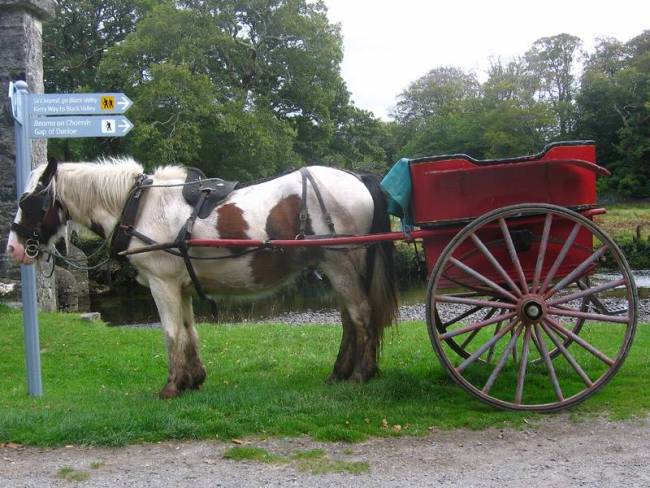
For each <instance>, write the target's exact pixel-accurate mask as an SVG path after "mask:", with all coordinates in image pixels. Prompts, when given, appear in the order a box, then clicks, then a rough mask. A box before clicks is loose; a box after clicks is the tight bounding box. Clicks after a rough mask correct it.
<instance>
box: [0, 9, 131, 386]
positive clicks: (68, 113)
mask: <svg viewBox="0 0 650 488" xmlns="http://www.w3.org/2000/svg"><path fill="white" fill-rule="evenodd" d="M1 1H2V0H0V2H1ZM9 98H10V99H11V114H12V115H13V118H14V128H15V131H16V192H17V195H18V198H20V195H21V194H22V192H23V191H24V190H25V187H26V186H27V183H28V182H29V176H30V174H31V172H32V142H31V140H32V139H49V138H61V137H65V138H67V137H124V136H125V135H126V134H128V133H129V131H130V130H131V129H133V124H132V123H131V121H130V120H129V119H127V118H126V117H124V116H123V115H121V114H123V113H124V112H126V111H127V110H128V109H129V108H130V107H131V105H133V101H131V99H129V97H127V96H126V95H125V94H124V93H49V94H35V95H32V94H30V93H29V90H28V87H27V83H26V82H24V81H16V82H12V83H10V84H9ZM34 268H35V267H34V266H25V265H22V266H21V267H20V275H21V278H22V292H23V297H22V298H23V321H24V325H25V363H26V364H27V389H28V391H29V394H30V395H31V396H42V395H43V384H42V380H41V351H40V347H39V340H38V314H37V312H38V305H37V300H36V272H35V269H34Z"/></svg>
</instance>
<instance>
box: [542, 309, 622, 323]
mask: <svg viewBox="0 0 650 488" xmlns="http://www.w3.org/2000/svg"><path fill="white" fill-rule="evenodd" d="M548 313H550V314H551V315H559V316H560V317H577V318H579V319H587V320H596V321H599V322H616V323H618V324H629V323H630V317H616V316H615V315H603V314H600V313H591V312H581V311H579V310H570V309H565V308H556V307H549V308H548Z"/></svg>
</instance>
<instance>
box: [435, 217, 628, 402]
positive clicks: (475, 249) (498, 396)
mask: <svg viewBox="0 0 650 488" xmlns="http://www.w3.org/2000/svg"><path fill="white" fill-rule="evenodd" d="M524 232H525V233H526V235H527V236H528V237H527V239H524V240H522V239H521V236H522V235H523V233H524ZM495 236H496V237H498V236H501V239H497V238H495ZM524 241H525V242H524ZM468 256H470V257H468ZM603 271H607V273H603ZM450 284H452V285H453V287H454V288H453V289H452V290H451V291H449V287H450V286H451V285H450ZM614 303H615V304H616V305H618V306H619V307H620V306H621V305H623V308H624V309H625V310H626V311H625V312H620V311H617V310H614V308H613V306H612V304H614ZM637 307H638V298H637V291H636V287H635V284H634V281H633V278H632V275H631V272H630V269H629V266H628V265H627V262H626V261H625V258H624V257H623V255H622V253H621V252H620V250H619V249H618V247H617V246H616V244H615V243H614V242H613V241H612V240H611V239H610V238H609V237H608V236H607V235H606V234H605V233H604V232H602V231H601V230H600V229H598V227H597V226H596V225H594V224H593V223H592V222H591V221H590V220H588V219H586V218H585V217H583V216H581V215H580V214H578V213H575V212H573V211H570V210H567V209H564V208H562V207H557V206H554V205H548V204H535V205H516V206H512V207H507V208H504V209H499V210H496V211H494V212H491V213H489V214H486V215H485V216H482V217H480V218H479V219H477V220H475V221H474V222H473V223H471V224H470V225H468V226H467V227H465V228H464V229H463V230H462V231H461V232H460V233H459V234H457V235H456V236H455V237H454V238H453V239H452V240H451V242H450V243H449V244H448V246H447V247H446V248H445V250H444V251H443V252H442V254H441V255H440V257H439V259H438V261H437V263H436V265H435V266H434V269H433V271H432V273H431V277H430V280H429V291H428V296H427V322H428V329H429V335H430V338H431V342H432V345H433V347H434V350H435V351H436V353H437V355H438V357H439V358H440V361H441V363H442V365H443V367H444V368H445V369H447V370H448V372H449V373H450V375H451V377H452V378H453V379H454V380H455V381H456V382H457V383H458V384H459V385H461V386H462V387H463V388H464V389H465V390H467V391H468V392H470V393H471V394H472V395H474V396H476V397H478V398H479V399H481V400H482V401H484V402H487V403H490V404H492V405H494V406H498V407H501V408H510V409H517V410H536V411H552V410H557V409H560V408H564V407H567V406H570V405H573V404H575V403H577V402H579V401H582V400H584V399H586V398H587V397H588V396H590V395H592V394H593V393H595V392H596V391H597V390H599V389H600V388H602V386H604V385H605V383H606V382H607V381H609V379H611V377H612V376H613V375H614V374H615V373H616V371H617V370H618V369H619V368H620V366H621V365H622V363H623V361H624V359H625V357H626V355H627V353H628V351H629V348H630V346H631V343H632V339H633V336H634V332H635V330H636V321H637ZM449 310H452V312H451V313H449ZM445 314H446V315H447V316H446V317H445Z"/></svg>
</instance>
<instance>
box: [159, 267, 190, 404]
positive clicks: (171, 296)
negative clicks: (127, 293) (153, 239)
mask: <svg viewBox="0 0 650 488" xmlns="http://www.w3.org/2000/svg"><path fill="white" fill-rule="evenodd" d="M149 286H150V288H151V295H152V296H153V299H154V301H155V302H156V307H157V308H158V314H159V315H160V322H161V323H162V326H163V329H164V331H165V337H166V339H167V353H168V356H169V375H168V377H167V384H166V385H165V386H164V387H163V389H162V390H160V397H161V398H172V397H175V396H178V395H180V394H181V393H183V390H185V389H187V388H189V387H190V385H191V383H192V380H191V377H190V375H189V374H188V371H187V366H186V364H187V354H186V350H187V347H188V345H189V344H190V336H189V334H188V333H187V330H186V328H185V326H184V325H183V310H182V299H181V290H180V287H179V286H178V285H176V284H173V283H168V282H165V281H162V280H153V279H152V280H150V281H149Z"/></svg>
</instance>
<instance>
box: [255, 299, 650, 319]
mask: <svg viewBox="0 0 650 488" xmlns="http://www.w3.org/2000/svg"><path fill="white" fill-rule="evenodd" d="M604 302H605V304H606V305H607V306H608V307H615V306H616V305H617V304H619V303H620V300H617V299H615V298H613V299H606V300H604ZM448 307H449V308H448V309H447V311H446V313H443V314H442V318H443V319H444V318H451V317H453V311H454V306H453V305H450V306H448ZM461 307H462V306H461ZM460 310H466V308H465V307H463V308H461V309H460ZM425 319H426V306H425V304H424V303H418V304H415V305H402V306H401V307H400V308H399V321H400V322H407V321H410V320H425ZM256 322H258V323H268V324H289V325H304V324H340V323H341V315H340V313H339V312H338V310H334V309H331V310H319V311H312V310H309V311H306V312H288V313H285V314H282V315H277V316H275V317H268V318H265V319H262V320H256ZM639 323H640V324H647V323H650V299H642V300H639Z"/></svg>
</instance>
